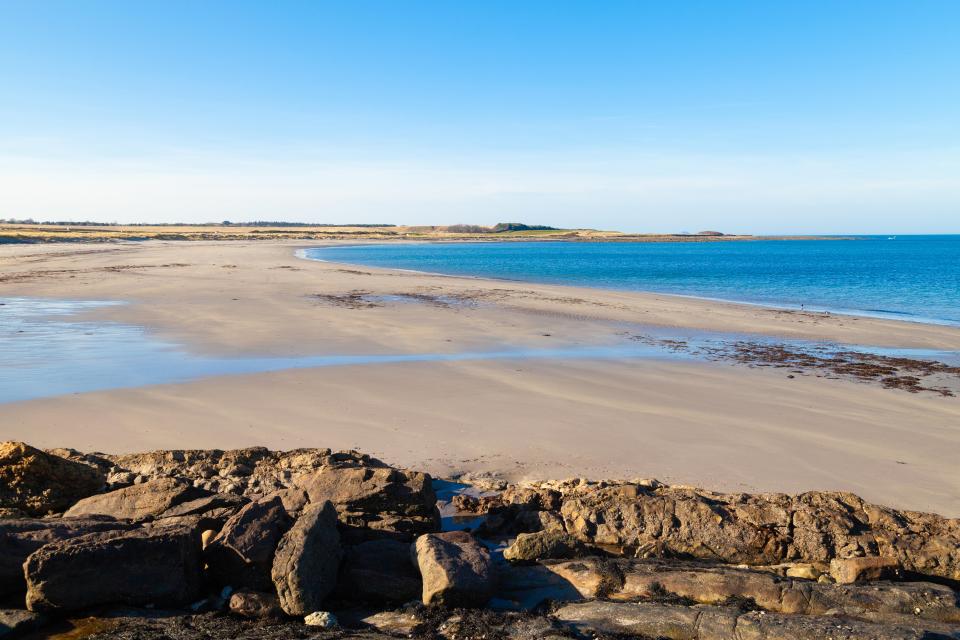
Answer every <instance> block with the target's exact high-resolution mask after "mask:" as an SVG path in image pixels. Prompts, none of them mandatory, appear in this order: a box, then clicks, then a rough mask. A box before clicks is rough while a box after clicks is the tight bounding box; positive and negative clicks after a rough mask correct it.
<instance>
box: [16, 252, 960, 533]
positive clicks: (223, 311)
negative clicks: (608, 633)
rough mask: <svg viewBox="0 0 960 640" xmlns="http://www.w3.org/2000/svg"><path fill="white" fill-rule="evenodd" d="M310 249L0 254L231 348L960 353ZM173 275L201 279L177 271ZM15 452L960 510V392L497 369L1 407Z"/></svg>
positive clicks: (596, 365) (865, 328)
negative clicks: (819, 343) (630, 341)
mask: <svg viewBox="0 0 960 640" xmlns="http://www.w3.org/2000/svg"><path fill="white" fill-rule="evenodd" d="M293 249H294V245H290V244H286V245H284V244H272V243H271V244H265V243H264V244H258V243H252V244H251V243H236V244H234V243H209V244H201V243H190V244H160V243H150V244H142V245H124V246H115V245H108V246H103V247H99V246H96V247H91V246H85V245H72V246H62V245H61V246H56V247H35V246H30V247H24V246H13V247H11V246H7V247H0V295H2V296H15V295H35V296H50V297H70V298H85V299H122V300H130V301H132V302H133V303H134V304H131V305H129V306H126V307H120V308H112V309H108V310H100V311H98V312H96V313H97V315H98V316H100V317H103V318H109V319H113V320H122V321H125V322H135V323H140V324H144V325H146V326H147V327H149V328H150V330H151V331H153V332H154V333H155V334H156V335H158V336H161V337H164V338H168V339H174V340H178V341H182V342H184V343H186V344H188V345H190V347H191V348H192V349H194V350H202V351H208V352H215V353H222V354H234V353H245V354H250V353H257V354H322V353H331V352H337V353H361V352H366V353H395V352H407V353H426V352H449V351H461V350H468V349H469V350H483V349H495V348H496V349H499V348H503V347H504V346H518V347H531V346H533V347H555V346H568V345H576V344H585V343H609V342H611V341H615V340H622V338H620V337H618V336H619V334H622V333H623V332H624V331H636V329H637V328H636V327H629V326H627V324H626V323H647V324H650V323H652V324H659V325H663V326H681V327H694V328H701V329H710V330H720V331H740V332H750V333H765V334H770V335H783V336H790V337H804V338H815V339H829V340H836V341H841V342H849V343H861V344H883V345H889V346H907V347H926V348H943V349H958V348H960V330H957V329H955V328H950V327H936V326H928V325H916V324H910V323H899V322H892V321H882V320H874V319H866V318H851V317H844V316H833V317H824V316H822V315H820V314H800V313H785V312H781V311H776V310H769V309H762V308H759V307H750V306H741V305H734V304H725V303H714V302H708V301H700V300H691V299H685V298H678V297H671V296H661V295H651V294H633V293H617V292H605V291H595V290H589V289H579V288H565V287H551V286H539V285H529V284H525V283H508V282H501V281H489V280H474V279H464V278H445V277H436V276H427V275H423V274H414V273H406V272H391V271H383V270H374V269H367V268H362V267H349V266H344V265H335V264H327V263H319V262H310V261H305V260H300V259H297V258H296V257H294V255H293ZM171 264H186V265H189V266H162V265H171ZM231 265H235V266H231ZM131 266H136V267H137V268H128V267H131ZM118 267H119V268H118ZM354 290H362V291H367V292H372V293H384V294H394V293H425V294H430V295H436V294H440V295H449V294H453V295H461V296H463V295H467V296H471V297H475V298H478V299H479V301H480V304H478V305H476V306H459V305H454V306H453V307H438V306H434V305H430V304H419V303H405V304H396V305H387V306H384V307H380V308H372V309H368V308H363V309H354V308H346V307H343V306H336V305H332V304H329V303H327V302H319V301H317V300H316V299H313V298H311V297H310V294H314V293H320V294H341V293H346V292H350V291H354ZM235 298H236V300H235ZM543 334H550V335H549V336H545V335H543ZM0 438H2V439H9V438H13V439H22V440H26V441H28V442H31V443H33V444H35V445H39V446H72V447H76V448H78V449H84V450H103V451H133V450H144V449H150V448H172V447H175V448H183V447H218V448H232V447H241V446H249V445H264V446H269V447H272V448H291V447H297V446H329V447H333V448H347V447H356V448H359V449H362V450H364V451H368V452H370V453H373V454H375V455H378V456H380V457H382V458H384V459H385V460H388V461H390V462H393V463H397V464H401V465H406V466H416V467H418V468H426V469H427V470H430V471H432V472H434V473H437V474H440V475H448V474H451V473H459V472H480V471H495V472H499V473H502V474H503V475H504V476H505V477H508V478H510V479H519V478H524V477H529V478H547V477H568V476H588V477H592V478H604V477H634V476H654V477H660V478H661V479H663V480H667V481H670V482H675V483H685V484H696V485H699V486H704V487H708V488H713V489H718V490H744V491H746V490H751V491H756V490H778V491H803V490H808V489H842V490H851V491H855V492H856V493H859V494H860V495H862V496H864V497H865V498H867V499H869V500H872V501H875V502H879V503H883V504H889V505H891V506H896V507H902V508H912V509H919V510H931V511H937V512H940V513H944V514H947V515H952V516H956V515H960V466H958V465H957V464H956V459H957V456H958V454H960V399H958V398H941V397H936V396H934V395H931V394H919V395H914V394H908V393H905V392H902V391H896V390H888V389H882V388H878V387H875V386H871V385H866V384H859V383H854V382H847V381H839V380H827V379H820V378H803V377H797V378H795V379H788V378H786V372H784V371H782V370H780V371H777V370H754V369H747V368H744V367H735V366H730V365H721V364H706V363H692V362H683V363H679V362H669V363H668V362H653V361H648V360H635V361H629V360H623V361H580V360H564V361H544V360H538V361H498V362H489V361H487V362H458V363H417V364H412V363H408V364H392V365H375V366H374V365H367V366H353V367H341V368H328V369H311V370H298V371H285V372H279V373H270V374H256V375H246V376H227V377H219V378H208V379H205V380H199V381H195V382H190V383H183V384H171V385H158V386H154V387H147V388H141V389H132V390H115V391H107V392H96V393H88V394H81V395H74V396H66V397H59V398H51V399H44V400H36V401H30V402H22V403H12V404H7V405H0Z"/></svg>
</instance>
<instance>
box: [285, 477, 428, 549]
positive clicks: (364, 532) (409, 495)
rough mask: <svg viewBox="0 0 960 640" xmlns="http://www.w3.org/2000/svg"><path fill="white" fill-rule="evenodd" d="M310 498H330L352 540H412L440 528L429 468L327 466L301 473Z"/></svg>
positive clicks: (301, 482) (300, 482)
mask: <svg viewBox="0 0 960 640" xmlns="http://www.w3.org/2000/svg"><path fill="white" fill-rule="evenodd" d="M295 486H296V487H297V488H299V489H302V490H303V491H304V493H306V495H307V499H308V500H309V502H311V503H322V502H325V501H330V502H331V503H333V505H334V507H335V508H336V510H337V514H338V515H339V518H340V521H341V522H342V523H343V525H344V526H343V530H344V535H345V536H346V537H347V538H348V539H349V540H351V541H355V542H360V541H363V540H365V539H371V538H376V537H383V536H389V537H394V538H396V539H400V540H405V541H412V540H413V538H415V537H416V536H417V535H419V534H422V533H429V532H433V531H438V530H439V529H440V513H439V511H438V510H437V496H436V493H434V491H433V487H432V480H431V478H430V476H429V475H428V474H426V473H420V472H417V471H403V470H400V469H393V468H391V467H352V468H338V467H322V468H320V469H319V470H318V471H316V472H315V473H312V474H308V475H305V476H302V477H301V478H299V479H297V480H296V482H295Z"/></svg>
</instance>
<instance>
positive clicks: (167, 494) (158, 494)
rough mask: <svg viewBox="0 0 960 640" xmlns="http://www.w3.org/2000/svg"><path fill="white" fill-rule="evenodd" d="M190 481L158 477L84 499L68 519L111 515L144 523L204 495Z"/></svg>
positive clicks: (68, 513) (66, 514) (74, 508)
mask: <svg viewBox="0 0 960 640" xmlns="http://www.w3.org/2000/svg"><path fill="white" fill-rule="evenodd" d="M203 493H204V492H203V491H201V490H199V489H195V488H194V487H193V486H192V485H191V484H190V483H189V482H187V481H186V480H182V479H177V478H158V479H156V480H150V481H147V482H144V483H142V484H135V485H131V486H129V487H124V488H123V489H117V490H115V491H110V492H109V493H101V494H99V495H95V496H90V497H89V498H84V499H83V500H80V501H79V502H77V503H76V504H74V505H73V506H72V507H70V509H69V510H67V512H66V513H65V514H64V515H65V516H90V515H107V516H111V517H113V518H117V519H118V520H124V519H126V520H144V519H146V518H153V517H156V516H159V515H161V514H162V513H163V512H165V511H167V510H168V509H170V508H171V507H174V506H176V505H179V504H181V503H184V502H188V501H190V500H193V499H195V498H198V497H200V496H202V495H203Z"/></svg>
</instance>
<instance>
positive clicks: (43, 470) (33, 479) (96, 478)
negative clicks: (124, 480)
mask: <svg viewBox="0 0 960 640" xmlns="http://www.w3.org/2000/svg"><path fill="white" fill-rule="evenodd" d="M103 484H104V477H103V475H102V474H101V473H100V472H99V470H97V469H96V468H94V467H91V466H89V465H86V464H83V463H80V462H74V461H72V460H66V459H64V458H61V457H59V456H55V455H50V454H49V453H45V452H43V451H41V450H39V449H35V448H33V447H31V446H29V445H27V444H24V443H22V442H4V443H0V510H9V511H10V512H20V513H22V514H24V515H28V516H44V515H47V514H48V513H62V512H63V511H65V510H66V509H68V508H69V507H70V506H71V505H72V504H73V503H75V502H76V501H78V500H80V499H81V498H86V497H87V496H90V495H93V494H94V493H96V492H97V491H99V490H100V488H101V487H102V486H103Z"/></svg>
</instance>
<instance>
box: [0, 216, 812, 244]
mask: <svg viewBox="0 0 960 640" xmlns="http://www.w3.org/2000/svg"><path fill="white" fill-rule="evenodd" d="M810 238H812V236H756V235H747V234H725V233H722V232H720V231H700V232H698V233H626V232H621V231H603V230H597V229H561V228H557V227H551V226H546V225H531V224H524V223H520V222H500V223H498V224H496V225H493V226H482V225H474V224H452V225H446V226H422V225H395V224H362V223H361V224H317V223H307V222H283V221H254V222H231V221H229V220H224V221H223V222H209V223H199V224H187V223H142V224H117V223H103V222H92V221H81V222H75V221H55V222H37V221H34V220H15V219H9V220H2V219H0V244H30V243H47V242H117V241H125V240H126V241H143V240H360V239H364V240H427V241H429V240H444V241H504V240H571V241H577V240H579V241H587V240H589V241H604V242H717V241H730V240H758V239H764V240H771V239H779V240H786V239H797V240H799V239H810Z"/></svg>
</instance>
